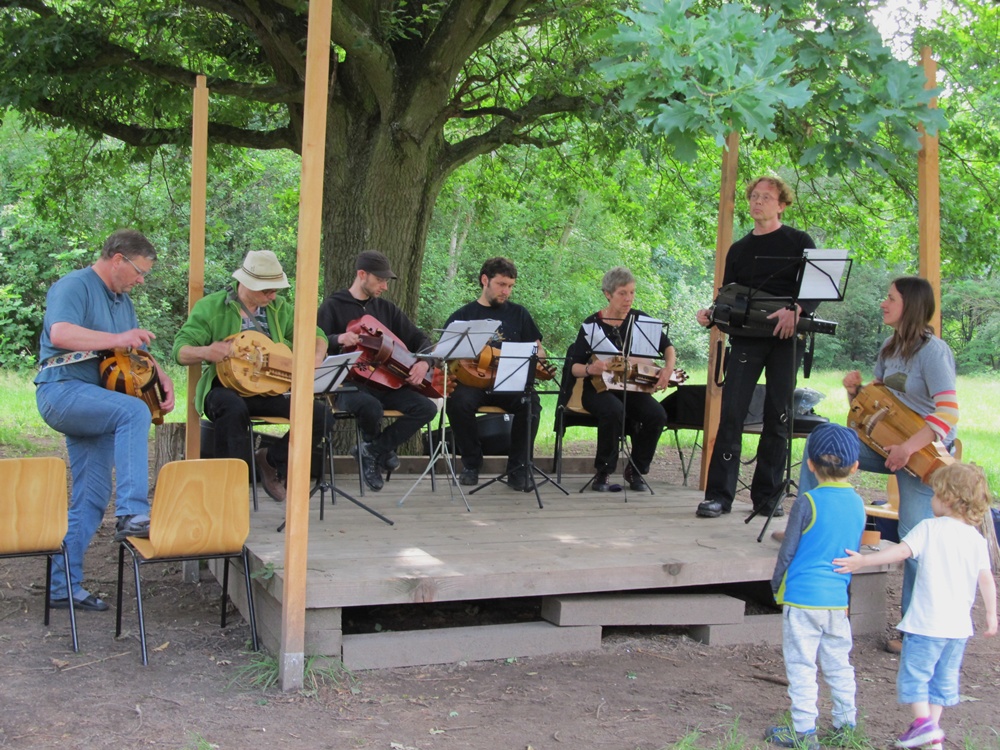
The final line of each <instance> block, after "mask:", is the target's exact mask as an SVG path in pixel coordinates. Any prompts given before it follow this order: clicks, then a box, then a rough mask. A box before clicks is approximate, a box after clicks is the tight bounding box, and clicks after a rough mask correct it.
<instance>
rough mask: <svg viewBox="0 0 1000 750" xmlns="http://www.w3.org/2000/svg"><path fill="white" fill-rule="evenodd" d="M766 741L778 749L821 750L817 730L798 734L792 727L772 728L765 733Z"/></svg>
mask: <svg viewBox="0 0 1000 750" xmlns="http://www.w3.org/2000/svg"><path fill="white" fill-rule="evenodd" d="M764 741H765V742H770V743H771V744H772V745H777V746H778V747H794V748H799V750H819V740H818V739H816V730H815V729H814V730H812V731H811V732H796V731H795V730H794V729H791V728H790V727H771V728H770V729H768V730H767V731H766V732H765V733H764Z"/></svg>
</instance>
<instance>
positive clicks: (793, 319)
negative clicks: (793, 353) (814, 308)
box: [767, 305, 799, 339]
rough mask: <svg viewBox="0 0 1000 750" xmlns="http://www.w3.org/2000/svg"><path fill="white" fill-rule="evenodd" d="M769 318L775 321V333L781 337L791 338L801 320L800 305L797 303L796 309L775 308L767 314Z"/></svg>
mask: <svg viewBox="0 0 1000 750" xmlns="http://www.w3.org/2000/svg"><path fill="white" fill-rule="evenodd" d="M767 319H768V320H774V321H775V325H774V334H773V335H775V336H777V337H778V338H781V339H790V338H791V337H792V336H794V335H795V327H796V325H797V324H798V322H799V306H798V305H796V306H795V309H794V310H789V309H788V308H787V307H783V308H781V309H780V310H775V311H774V312H773V313H771V314H770V315H768V316H767Z"/></svg>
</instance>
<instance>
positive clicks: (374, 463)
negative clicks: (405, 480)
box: [351, 443, 398, 492]
mask: <svg viewBox="0 0 1000 750" xmlns="http://www.w3.org/2000/svg"><path fill="white" fill-rule="evenodd" d="M358 450H359V448H358V446H354V447H353V448H351V455H352V456H354V458H357V457H358ZM360 451H361V476H363V477H364V479H365V484H367V485H368V486H369V487H371V488H372V491H373V492H378V491H379V490H381V489H382V488H383V487H385V480H384V479H382V470H381V469H379V463H380V456H379V454H377V453H372V450H371V443H362V444H361V448H360ZM397 460H398V459H397Z"/></svg>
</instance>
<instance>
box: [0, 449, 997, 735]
mask: <svg viewBox="0 0 1000 750" xmlns="http://www.w3.org/2000/svg"><path fill="white" fill-rule="evenodd" d="M58 450H59V446H58V445H57V444H53V451H52V452H54V453H55V452H58ZM678 473H679V472H678V471H677V469H676V458H675V457H674V456H672V455H671V453H670V451H669V450H668V451H661V459H660V460H659V463H658V465H657V466H656V467H655V469H654V476H655V477H656V478H665V479H674V478H676V475H677V474H678ZM678 483H679V482H678ZM747 507H749V506H747ZM112 535H113V521H112V519H110V518H109V519H106V522H105V525H104V527H103V528H102V529H101V531H100V532H99V535H98V537H97V538H96V539H95V541H94V543H93V545H92V546H91V548H90V552H89V554H88V558H87V560H86V564H85V571H86V576H87V580H86V581H85V585H86V586H87V587H88V588H89V589H90V590H91V591H94V592H97V593H98V594H99V595H100V596H102V597H103V598H104V599H105V600H106V601H108V602H109V603H112V605H113V602H114V597H115V586H116V552H115V545H114V544H113V541H112ZM772 543H773V542H772ZM44 570H45V569H44V561H43V559H41V558H31V559H19V560H0V748H57V747H59V748H61V747H80V748H192V749H193V748H225V749H227V750H228V749H231V748H255V747H262V746H266V745H271V746H273V747H275V748H335V749H337V750H340V749H342V748H379V749H382V748H384V749H386V750H416V749H419V750H425V749H427V750H429V749H432V748H463V749H464V748H471V749H477V750H478V749H479V748H483V749H486V748H491V749H492V748H503V749H505V750H506V749H513V750H518V749H521V750H524V749H526V748H534V749H535V750H551V749H554V748H574V749H577V750H587V749H589V748H594V749H599V748H615V749H617V750H657V749H659V748H665V747H669V746H671V745H672V744H674V743H676V742H678V741H679V740H680V739H681V738H682V737H684V736H685V735H688V734H689V733H691V732H694V731H697V732H700V733H703V735H704V736H703V737H701V739H699V740H698V742H697V746H699V747H704V748H714V747H719V746H720V745H721V743H723V742H726V738H727V737H728V736H729V735H730V734H731V733H732V732H733V731H734V727H735V732H736V734H737V735H739V736H740V737H742V738H744V739H743V740H742V741H741V742H740V741H737V742H735V743H731V744H728V745H727V746H728V747H738V746H740V744H742V745H743V746H746V747H753V746H755V745H759V746H763V743H762V742H760V738H761V737H762V735H763V732H764V731H765V729H766V728H767V727H768V726H769V725H771V724H772V723H774V722H776V721H781V720H782V717H783V713H784V711H785V710H786V709H787V705H788V699H787V695H786V688H785V686H784V684H783V681H784V667H783V663H782V659H781V651H780V648H778V647H768V646H741V647H714V648H710V647H706V646H703V645H701V644H700V643H696V642H694V641H691V640H690V639H688V638H686V637H685V636H683V635H682V634H680V633H679V632H672V631H669V630H666V629H643V630H625V629H615V630H606V631H605V632H606V634H605V638H604V641H603V645H602V649H601V651H600V652H597V653H581V654H575V655H569V656H559V657H545V658H519V659H511V660H507V661H493V662H473V663H467V664H466V663H460V664H450V665H443V666H435V667H414V668H407V669H393V670H383V671H372V672H361V673H357V674H354V675H345V674H343V673H341V674H340V675H339V678H340V680H339V683H338V682H336V681H334V680H333V679H331V678H330V677H329V675H330V672H322V673H320V674H319V679H318V680H317V683H316V685H315V686H313V685H310V686H309V689H307V690H305V691H303V692H300V693H294V694H283V693H282V692H281V691H280V690H279V689H277V688H275V687H271V688H268V689H262V688H260V687H254V686H252V685H249V684H248V682H249V676H248V674H247V668H248V667H249V666H251V665H252V656H251V654H250V653H248V649H247V642H248V640H249V628H248V626H247V625H246V624H245V623H244V622H243V620H242V618H241V617H240V616H239V615H238V613H236V614H234V616H233V618H232V620H231V624H230V626H229V627H228V628H226V629H224V630H223V629H220V628H219V611H218V606H219V594H220V587H219V585H218V584H217V583H215V582H214V580H212V579H211V576H210V575H208V574H207V573H206V574H205V575H204V578H205V579H207V580H206V581H205V582H203V583H201V584H190V583H184V582H182V580H181V576H180V571H179V569H173V570H169V571H167V572H166V573H165V574H163V575H159V571H160V568H159V567H154V568H151V569H150V570H148V571H146V574H147V575H146V576H145V577H144V591H145V593H146V596H145V597H144V602H145V609H146V622H147V635H148V642H149V646H150V649H151V652H150V666H149V667H146V668H143V667H142V666H141V661H140V655H139V643H138V633H137V623H136V618H135V607H134V603H126V604H125V606H124V610H125V611H124V628H125V633H124V635H123V636H122V638H121V639H118V640H116V639H115V638H114V607H113V606H112V609H111V610H109V611H108V612H103V613H95V612H81V613H79V614H78V623H79V633H80V644H81V651H80V653H79V654H74V653H73V651H72V649H71V647H70V639H69V625H68V614H67V613H66V612H65V611H60V610H56V611H54V612H53V615H52V620H51V624H50V626H49V627H48V628H46V627H45V626H44V625H43V624H42V615H43V601H44V600H43V590H42V586H43V584H44ZM890 581H891V584H890V587H891V589H892V590H891V591H890V595H889V597H888V601H889V602H890V605H889V607H888V611H887V613H886V622H887V623H890V622H895V621H896V618H898V607H893V606H892V603H893V602H897V601H898V587H899V575H898V574H893V575H891V576H890ZM131 591H132V588H131V586H130V585H126V602H128V596H129V594H130V592H131ZM133 602H134V599H133ZM483 616H484V617H488V614H487V613H484V614H483ZM975 616H976V621H977V623H982V621H983V617H982V608H981V605H977V610H976V615H975ZM882 640H883V639H882V638H881V637H879V638H874V637H870V638H859V639H857V640H856V643H855V649H854V652H853V657H852V658H853V663H854V665H855V668H856V670H857V683H858V705H859V707H860V711H861V714H862V722H863V725H864V731H865V734H866V735H867V737H868V738H869V739H870V741H871V744H872V746H874V747H889V746H891V742H892V740H893V739H894V737H895V735H896V734H898V733H899V732H900V731H902V729H903V728H905V726H906V724H908V722H909V716H908V713H907V711H906V710H905V709H904V708H903V707H900V706H898V705H897V704H896V702H895V674H896V667H897V658H896V657H895V656H893V655H891V654H889V653H886V652H885V651H883V650H882V647H881V645H882V644H881V642H882ZM311 674H316V672H311ZM324 674H325V675H327V677H326V679H324V678H323V676H324ZM821 696H825V691H824V690H821ZM998 705H1000V639H997V638H993V639H987V638H983V637H981V636H977V637H975V638H973V639H972V640H970V642H969V645H968V649H967V651H966V657H965V663H964V667H963V673H962V702H961V703H960V705H959V706H957V707H955V708H953V709H949V710H947V711H946V712H945V719H944V721H943V722H942V724H943V727H944V729H945V731H946V732H947V733H948V738H949V739H948V741H947V743H946V745H945V747H946V748H949V747H950V748H959V747H974V748H1000V739H998V729H1000V719H998V711H997V706H998ZM821 710H822V716H821V719H820V721H821V727H826V726H828V725H829V701H828V700H826V699H821ZM967 739H971V740H972V741H973V743H974V744H972V745H964V744H963V742H964V741H965V740H967Z"/></svg>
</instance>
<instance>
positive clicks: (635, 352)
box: [580, 311, 664, 502]
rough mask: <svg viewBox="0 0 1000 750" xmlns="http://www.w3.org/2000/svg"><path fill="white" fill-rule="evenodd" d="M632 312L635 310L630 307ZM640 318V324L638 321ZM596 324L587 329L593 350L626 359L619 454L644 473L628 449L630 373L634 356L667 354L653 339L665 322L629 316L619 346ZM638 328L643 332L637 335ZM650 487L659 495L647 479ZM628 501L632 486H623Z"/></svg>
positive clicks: (636, 471) (605, 356)
mask: <svg viewBox="0 0 1000 750" xmlns="http://www.w3.org/2000/svg"><path fill="white" fill-rule="evenodd" d="M630 312H631V311H630ZM637 321H638V323H639V325H638V326H637V325H636V322H637ZM590 325H591V326H592V328H591V329H590V330H589V331H587V338H588V341H589V342H590V345H591V346H590V350H591V351H592V352H593V353H594V355H595V356H597V357H598V358H600V359H609V358H611V357H621V358H622V361H623V363H624V366H625V369H624V371H623V377H624V380H625V382H624V386H623V388H622V423H621V427H620V428H619V433H618V456H619V458H621V457H624V458H625V462H626V463H627V464H628V465H629V466H631V467H632V472H633V476H639V477H641V476H642V474H640V473H639V467H637V466H636V465H635V461H633V460H632V452H631V451H630V450H628V449H627V446H626V441H627V440H628V432H627V431H626V429H625V428H626V425H627V424H628V409H627V407H628V392H629V387H628V373H629V369H630V368H631V366H632V365H631V363H630V361H629V360H630V358H631V357H642V358H645V359H659V358H660V357H662V356H663V355H662V354H661V352H660V350H659V348H658V346H657V344H658V343H659V342H658V341H657V342H656V343H654V342H653V339H652V337H653V336H654V335H655V334H656V333H657V332H658V333H662V331H663V325H664V324H663V322H662V321H659V320H656V319H655V318H649V317H645V316H643V317H642V318H641V319H640V317H639V316H638V315H629V316H628V327H627V329H626V331H625V337H624V339H623V341H621V342H620V347H619V346H616V345H615V344H614V343H613V342H612V341H611V340H610V339H608V337H607V336H606V335H605V334H604V330H603V329H602V328H601V326H600V324H599V323H592V324H590ZM636 331H638V332H639V335H638V336H637V335H636ZM600 473H601V472H600V471H597V472H594V474H593V475H592V476H591V477H590V479H588V480H587V482H586V483H585V484H584V485H583V487H581V488H580V492H584V491H586V489H587V488H588V487H589V486H590V485H591V483H592V482H593V481H594V480H595V479H596V478H597V476H598V474H600ZM646 489H647V490H648V491H649V494H650V495H655V494H656V493H655V492H653V488H652V487H650V486H649V483H648V482H647V483H646ZM622 490H623V491H624V493H625V494H624V496H623V497H624V499H625V502H628V487H627V486H623V487H622Z"/></svg>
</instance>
